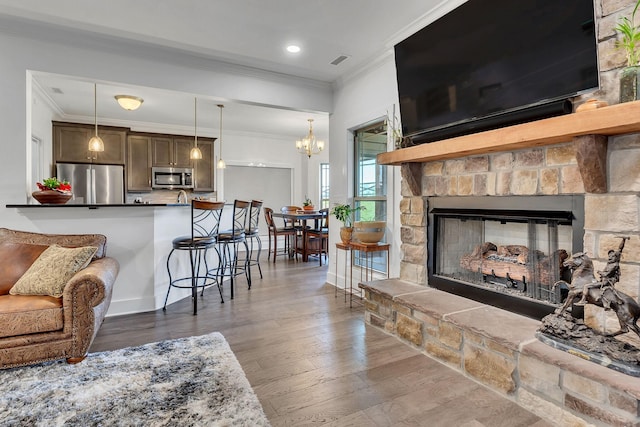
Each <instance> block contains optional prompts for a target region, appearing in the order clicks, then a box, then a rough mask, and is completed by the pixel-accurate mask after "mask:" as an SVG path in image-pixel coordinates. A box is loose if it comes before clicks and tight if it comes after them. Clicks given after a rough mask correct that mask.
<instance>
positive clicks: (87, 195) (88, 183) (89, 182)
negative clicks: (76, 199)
mask: <svg viewBox="0 0 640 427" xmlns="http://www.w3.org/2000/svg"><path fill="white" fill-rule="evenodd" d="M86 173H87V180H86V181H85V182H86V183H87V191H86V192H85V201H84V202H85V203H89V204H91V203H92V202H91V194H92V193H91V168H88V169H87V170H86Z"/></svg>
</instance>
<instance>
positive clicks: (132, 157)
mask: <svg viewBox="0 0 640 427" xmlns="http://www.w3.org/2000/svg"><path fill="white" fill-rule="evenodd" d="M127 190H128V191H151V137H150V136H145V135H129V137H128V138H127Z"/></svg>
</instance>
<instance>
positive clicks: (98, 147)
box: [89, 83, 104, 151]
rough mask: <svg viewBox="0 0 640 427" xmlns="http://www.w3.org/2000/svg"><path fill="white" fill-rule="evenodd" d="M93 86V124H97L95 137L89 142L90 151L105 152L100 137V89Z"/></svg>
mask: <svg viewBox="0 0 640 427" xmlns="http://www.w3.org/2000/svg"><path fill="white" fill-rule="evenodd" d="M97 86H98V85H97V84H96V83H94V84H93V122H94V123H95V135H93V136H92V137H91V139H90V140H89V151H104V142H103V141H102V138H100V137H99V136H98V89H97Z"/></svg>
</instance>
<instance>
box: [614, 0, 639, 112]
mask: <svg viewBox="0 0 640 427" xmlns="http://www.w3.org/2000/svg"><path fill="white" fill-rule="evenodd" d="M639 6H640V0H637V1H636V5H635V7H634V8H633V12H631V17H630V18H629V17H627V16H625V17H622V18H621V19H620V21H618V25H616V27H615V29H616V31H617V32H618V33H620V34H621V36H622V37H621V38H620V39H618V40H617V42H616V47H618V48H619V49H622V50H624V51H625V55H626V57H627V66H626V67H625V68H623V69H622V71H621V73H620V102H628V101H635V100H637V99H638V98H640V96H639V95H640V94H639V93H638V91H639V89H640V66H639V65H638V64H640V25H636V23H635V18H636V12H637V11H638V7H639Z"/></svg>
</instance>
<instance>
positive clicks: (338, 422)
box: [91, 257, 549, 427]
mask: <svg viewBox="0 0 640 427" xmlns="http://www.w3.org/2000/svg"><path fill="white" fill-rule="evenodd" d="M262 270H263V273H264V278H263V279H262V280H261V279H260V278H259V275H258V271H257V268H255V267H254V270H253V271H254V280H253V287H252V289H251V290H250V291H248V290H247V288H246V280H245V279H244V278H243V277H240V278H239V280H238V284H237V289H236V297H235V299H234V300H229V299H228V294H229V289H228V287H227V288H226V289H225V296H226V301H225V303H224V304H220V299H219V295H218V292H217V290H216V289H210V290H208V291H207V292H205V295H204V297H203V298H200V300H199V312H198V315H197V316H194V315H193V314H192V306H191V301H190V300H189V299H185V300H182V301H179V302H177V303H175V304H173V305H171V306H169V307H168V308H167V311H166V312H163V311H162V310H158V311H156V312H150V313H140V314H133V315H126V316H118V317H109V318H107V319H106V320H105V322H104V324H103V326H102V328H101V329H100V331H99V333H98V336H97V337H96V340H95V342H94V343H93V345H92V347H91V352H95V351H104V350H113V349H118V348H122V347H128V346H133V345H139V344H144V343H148V342H153V341H158V340H165V339H170V338H179V337H184V336H190V335H201V334H206V333H209V332H213V331H219V332H221V333H222V334H223V335H224V336H225V338H226V339H227V341H228V342H229V345H230V346H231V348H232V349H233V351H234V353H235V355H236V357H237V358H238V360H239V361H240V364H241V365H242V368H243V369H244V371H245V372H246V375H247V378H248V379H249V382H250V383H251V385H252V386H253V388H254V390H255V392H256V394H257V396H258V398H259V399H260V402H261V403H262V406H263V407H264V410H265V413H266V414H267V416H268V417H269V420H270V421H271V423H272V425H273V426H274V427H275V426H306V425H324V426H430V427H433V426H447V427H449V426H467V427H481V426H491V427H497V426H509V427H515V426H536V427H543V426H545V427H546V426H548V425H549V424H547V423H546V422H544V421H542V420H541V419H540V418H538V417H537V416H535V415H533V414H531V413H530V412H527V411H526V410H524V409H522V408H521V407H519V406H518V405H516V404H515V403H513V402H511V401H510V400H508V399H506V398H503V397H502V396H500V395H498V394H497V393H495V392H493V391H490V390H488V389H486V388H484V387H483V386H481V385H479V384H477V383H475V382H474V381H472V380H470V379H468V378H466V377H464V376H463V375H461V374H459V373H457V372H455V371H454V370H452V369H450V368H448V367H446V366H444V365H442V364H440V363H438V362H436V361H434V360H432V359H430V358H429V357H427V356H425V355H423V354H421V353H420V352H418V351H416V350H415V349H412V348H410V347H409V346H407V345H405V344H403V343H401V342H399V341H398V340H397V339H396V338H395V337H393V336H390V335H388V334H386V333H384V332H381V331H379V330H377V329H375V328H372V327H370V326H366V325H365V324H364V321H363V310H362V307H359V306H358V307H356V306H354V308H351V309H350V308H349V304H348V303H346V304H345V302H344V299H343V296H342V294H340V295H339V296H338V297H337V298H336V297H335V296H334V287H332V286H331V285H328V284H326V283H325V279H326V273H327V267H326V266H322V267H319V266H318V263H317V260H315V261H312V262H308V263H303V262H295V261H289V260H286V259H283V258H282V257H279V258H278V262H277V263H276V264H275V265H274V264H273V263H268V262H266V260H263V262H262ZM116 286H135V284H133V283H120V282H116Z"/></svg>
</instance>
